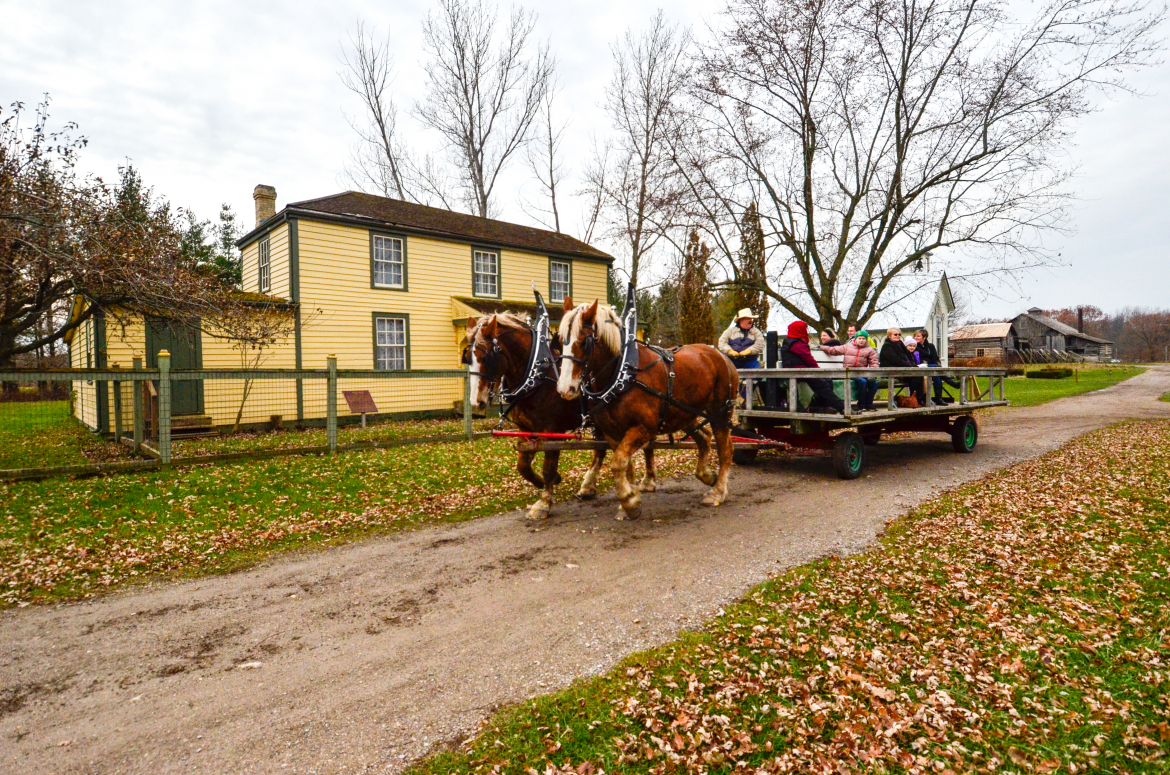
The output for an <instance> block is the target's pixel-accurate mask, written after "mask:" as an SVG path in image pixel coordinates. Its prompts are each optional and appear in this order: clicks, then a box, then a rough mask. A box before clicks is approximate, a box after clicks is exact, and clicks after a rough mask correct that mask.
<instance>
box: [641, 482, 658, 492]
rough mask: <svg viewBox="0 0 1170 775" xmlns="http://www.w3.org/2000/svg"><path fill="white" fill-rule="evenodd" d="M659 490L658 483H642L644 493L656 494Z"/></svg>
mask: <svg viewBox="0 0 1170 775" xmlns="http://www.w3.org/2000/svg"><path fill="white" fill-rule="evenodd" d="M657 489H658V482H642V485H641V490H642V492H654V491H655V490H657Z"/></svg>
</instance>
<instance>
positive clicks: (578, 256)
mask: <svg viewBox="0 0 1170 775" xmlns="http://www.w3.org/2000/svg"><path fill="white" fill-rule="evenodd" d="M294 218H302V219H304V220H310V221H320V222H321V223H335V224H339V225H342V226H356V227H358V228H361V229H367V230H368V229H374V230H380V229H387V228H388V229H390V230H391V231H395V232H401V233H403V234H411V235H415V236H419V237H428V238H430V239H437V240H442V241H443V242H456V243H459V244H461V245H467V244H469V243H474V242H479V243H480V244H483V243H482V240H479V239H477V238H476V237H471V236H468V235H461V234H455V233H453V232H447V231H438V230H430V229H422V228H418V227H411V226H407V225H404V224H397V223H387V222H386V221H379V220H377V219H376V218H366V217H363V216H357V215H336V214H333V213H323V212H320V211H318V210H308V209H303V208H299V207H292V206H290V207H286V208H284V209H283V210H281V211H280V212H279V213H277V214H276V215H274V216H273V217H271V218H269V219H268V220H266V221H264V223H262V224H260V225H259V226H257V227H256V228H255V229H253V230H252V231H250V232H248V233H247V234H245V235H244V236H243V237H241V238H240V239H238V240H236V247H238V248H240V249H241V250H243V249H244V248H246V247H247V246H248V245H251V244H252V243H253V242H255V241H256V240H258V239H259V238H260V237H261V236H262V235H263V234H264V232H266V231H271V230H272V229H275V228H276V227H277V226H279V225H280V224H282V223H284V222H285V221H287V220H291V219H294ZM512 225H515V224H512ZM497 244H498V245H500V246H501V247H504V248H508V249H509V250H518V251H522V252H524V253H533V254H535V255H539V256H563V257H565V258H571V259H573V260H574V261H593V262H595V263H598V264H606V265H607V266H612V265H613V261H614V258H613V256H611V255H609V254H608V253H604V252H602V251H600V250H598V251H597V252H598V253H600V254H601V255H593V254H590V253H578V252H572V251H555V250H554V251H549V250H547V249H546V248H543V247H540V248H538V247H534V246H532V245H526V244H522V243H512V242H499V243H497ZM582 244H584V243H582ZM587 247H591V246H587ZM593 249H594V250H597V249H596V248H593Z"/></svg>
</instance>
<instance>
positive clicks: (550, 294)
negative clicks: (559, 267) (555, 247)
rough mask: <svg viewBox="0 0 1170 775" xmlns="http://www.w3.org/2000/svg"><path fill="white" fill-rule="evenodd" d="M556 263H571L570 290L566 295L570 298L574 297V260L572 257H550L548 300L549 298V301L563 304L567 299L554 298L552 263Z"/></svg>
mask: <svg viewBox="0 0 1170 775" xmlns="http://www.w3.org/2000/svg"><path fill="white" fill-rule="evenodd" d="M554 263H557V264H568V265H569V292H568V293H567V294H565V295H566V296H567V297H568V298H572V297H573V261H572V259H564V258H555V257H553V256H549V257H548V300H549V303H556V304H562V303H564V301H565V300H564V299H554V298H553V290H552V289H553V278H552V265H553V264H554Z"/></svg>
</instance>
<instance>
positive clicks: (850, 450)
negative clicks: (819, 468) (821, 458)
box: [833, 431, 865, 479]
mask: <svg viewBox="0 0 1170 775" xmlns="http://www.w3.org/2000/svg"><path fill="white" fill-rule="evenodd" d="M864 468H865V442H864V441H862V439H861V434H860V433H857V432H856V431H849V432H847V433H842V434H841V435H839V436H837V438H835V439H834V440H833V470H834V471H836V472H837V476H839V477H840V478H842V479H856V478H857V477H859V476H861V472H862V470H863V469H864Z"/></svg>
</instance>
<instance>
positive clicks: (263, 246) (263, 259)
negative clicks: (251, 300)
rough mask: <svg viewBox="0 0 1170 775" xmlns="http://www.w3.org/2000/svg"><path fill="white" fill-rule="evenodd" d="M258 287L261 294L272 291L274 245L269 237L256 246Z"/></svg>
mask: <svg viewBox="0 0 1170 775" xmlns="http://www.w3.org/2000/svg"><path fill="white" fill-rule="evenodd" d="M256 287H257V288H258V289H259V291H260V293H268V292H269V291H271V290H272V243H270V242H269V240H268V237H265V238H264V239H262V240H260V242H259V243H258V244H257V246H256Z"/></svg>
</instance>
